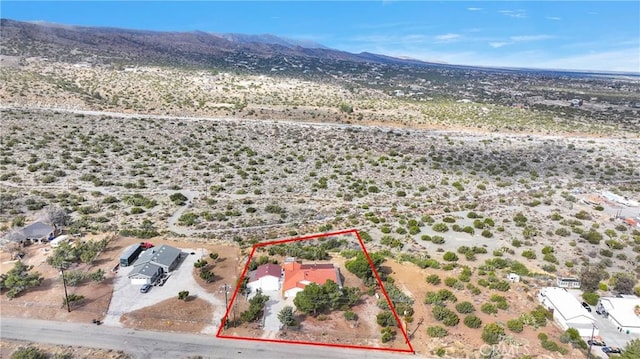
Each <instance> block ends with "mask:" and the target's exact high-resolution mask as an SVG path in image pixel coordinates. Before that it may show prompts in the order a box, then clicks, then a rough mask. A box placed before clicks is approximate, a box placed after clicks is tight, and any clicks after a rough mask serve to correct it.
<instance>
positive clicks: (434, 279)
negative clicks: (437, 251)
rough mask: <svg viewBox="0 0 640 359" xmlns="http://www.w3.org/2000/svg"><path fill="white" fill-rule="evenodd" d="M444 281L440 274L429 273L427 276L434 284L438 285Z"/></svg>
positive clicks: (428, 281) (429, 281)
mask: <svg viewBox="0 0 640 359" xmlns="http://www.w3.org/2000/svg"><path fill="white" fill-rule="evenodd" d="M441 282H442V280H440V276H438V275H437V274H429V275H428V276H427V283H431V284H433V285H438V284H440V283H441Z"/></svg>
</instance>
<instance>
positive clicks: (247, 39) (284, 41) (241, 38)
mask: <svg viewBox="0 0 640 359" xmlns="http://www.w3.org/2000/svg"><path fill="white" fill-rule="evenodd" d="M211 35H215V36H219V37H221V38H223V39H225V40H229V41H231V42H235V43H240V44H249V43H260V44H272V45H281V46H285V47H297V46H299V47H305V48H308V49H329V48H328V47H326V46H324V45H322V44H319V43H317V42H313V41H308V40H296V39H289V38H286V37H280V36H275V35H271V34H261V35H247V34H237V33H211Z"/></svg>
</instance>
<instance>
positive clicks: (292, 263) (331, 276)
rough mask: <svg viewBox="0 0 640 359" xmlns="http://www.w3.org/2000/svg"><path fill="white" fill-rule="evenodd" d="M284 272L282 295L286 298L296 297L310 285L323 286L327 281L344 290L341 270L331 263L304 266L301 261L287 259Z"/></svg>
mask: <svg viewBox="0 0 640 359" xmlns="http://www.w3.org/2000/svg"><path fill="white" fill-rule="evenodd" d="M283 272H284V278H283V279H284V280H283V283H282V294H283V295H284V297H285V298H292V297H295V296H296V294H298V292H301V291H302V290H303V289H304V287H306V286H307V285H309V284H310V283H316V284H319V285H323V284H325V282H326V281H327V280H332V281H334V282H336V284H338V286H339V287H340V288H342V281H341V280H340V269H339V268H337V267H335V266H334V265H333V264H331V263H320V264H316V263H313V264H312V263H307V264H302V262H301V261H296V260H295V258H287V260H285V263H284V266H283Z"/></svg>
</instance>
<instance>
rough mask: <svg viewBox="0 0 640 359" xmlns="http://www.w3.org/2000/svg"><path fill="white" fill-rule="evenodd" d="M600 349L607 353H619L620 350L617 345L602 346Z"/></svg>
mask: <svg viewBox="0 0 640 359" xmlns="http://www.w3.org/2000/svg"><path fill="white" fill-rule="evenodd" d="M602 351H603V352H605V353H607V354H620V353H622V350H620V348H618V347H602Z"/></svg>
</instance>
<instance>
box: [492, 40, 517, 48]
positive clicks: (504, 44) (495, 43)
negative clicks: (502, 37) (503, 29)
mask: <svg viewBox="0 0 640 359" xmlns="http://www.w3.org/2000/svg"><path fill="white" fill-rule="evenodd" d="M511 44H513V42H506V41H503V42H499V41H496V42H490V43H489V46H491V47H493V48H494V49H497V48H500V47H503V46H507V45H511Z"/></svg>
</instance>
